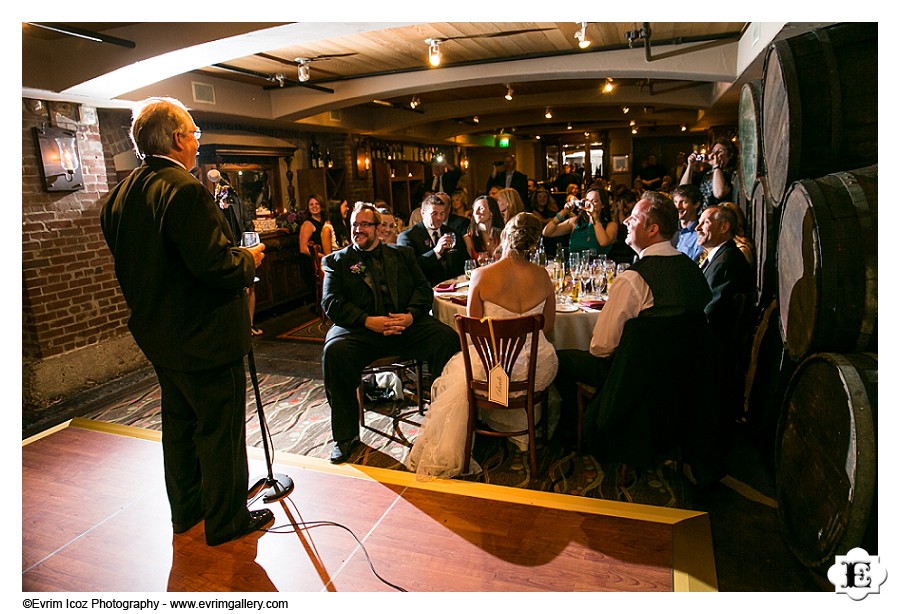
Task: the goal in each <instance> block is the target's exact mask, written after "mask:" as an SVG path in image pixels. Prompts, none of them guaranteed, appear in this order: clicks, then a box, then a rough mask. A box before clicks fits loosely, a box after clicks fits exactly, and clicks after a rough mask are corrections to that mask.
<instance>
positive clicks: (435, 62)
mask: <svg viewBox="0 0 900 614" xmlns="http://www.w3.org/2000/svg"><path fill="white" fill-rule="evenodd" d="M443 42H444V41H443V40H441V39H440V38H426V39H425V43H426V44H427V45H428V63H429V64H431V65H432V66H440V65H441V43H443Z"/></svg>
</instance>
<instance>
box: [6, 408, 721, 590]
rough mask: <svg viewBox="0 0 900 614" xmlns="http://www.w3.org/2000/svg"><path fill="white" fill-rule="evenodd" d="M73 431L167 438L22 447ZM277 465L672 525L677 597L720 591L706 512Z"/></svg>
mask: <svg viewBox="0 0 900 614" xmlns="http://www.w3.org/2000/svg"><path fill="white" fill-rule="evenodd" d="M70 427H71V428H81V429H86V430H93V431H99V432H103V433H109V434H114V435H120V436H125V437H134V438H136V439H144V440H147V441H155V442H158V443H161V441H162V434H161V433H160V432H159V431H153V430H149V429H142V428H137V427H133V426H123V425H118V424H111V423H108V422H100V421H96V420H88V419H84V418H74V419H72V420H69V421H67V422H64V423H62V424H60V425H58V426H56V427H53V428H51V429H48V430H46V431H43V432H41V433H38V434H37V435H34V436H32V437H29V438H28V439H25V440H23V441H22V446H23V447H24V446H27V445H28V444H30V443H31V442H33V441H37V440H39V439H42V438H44V437H46V436H48V435H51V434H52V433H55V432H57V431H60V430H63V429H66V428H70ZM247 455H248V457H249V458H252V459H254V460H261V461H265V457H264V452H263V450H262V449H260V448H255V447H248V448H247ZM274 464H275V465H279V464H281V465H285V466H289V467H294V468H298V469H304V470H309V471H317V472H321V473H329V474H333V475H339V476H343V477H349V478H355V479H361V480H370V481H374V482H378V483H382V484H391V485H394V486H399V487H403V488H417V489H421V490H427V491H434V492H439V493H443V494H448V495H455V496H461V497H476V498H480V499H489V500H492V501H500V502H505V503H513V504H519V505H532V506H538V507H546V508H551V509H556V510H562V511H571V512H579V513H585V514H598V515H603V516H612V517H617V518H626V519H631V520H639V521H645V522H656V523H660V524H665V525H670V526H671V528H672V560H673V587H674V590H675V592H710V591H717V590H718V586H717V583H716V581H715V578H716V565H715V555H714V552H713V545H712V532H711V528H710V522H709V516H708V514H707V513H706V512H698V511H693V510H680V509H676V508H667V507H656V506H652V505H640V504H637V503H622V502H619V501H606V500H603V499H593V498H589V497H578V496H575V495H566V494H559V493H550V492H543V491H537V490H528V489H525V488H513V487H508V486H498V485H495V484H482V483H475V482H467V481H463V480H447V479H441V478H434V479H430V480H428V481H420V480H418V479H416V476H415V474H413V473H410V472H407V471H395V470H392V469H382V468H378V467H366V466H363V465H352V464H342V465H333V464H332V463H331V462H329V461H327V460H325V459H319V458H312V457H308V456H301V455H299V454H288V453H285V452H277V453H275V454H274ZM701 578H705V579H710V581H705V580H702V579H701Z"/></svg>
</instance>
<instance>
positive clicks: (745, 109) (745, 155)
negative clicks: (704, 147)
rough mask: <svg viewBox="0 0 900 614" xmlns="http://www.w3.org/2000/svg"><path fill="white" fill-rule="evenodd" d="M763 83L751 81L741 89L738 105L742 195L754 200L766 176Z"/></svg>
mask: <svg viewBox="0 0 900 614" xmlns="http://www.w3.org/2000/svg"><path fill="white" fill-rule="evenodd" d="M761 114H762V81H750V82H749V83H745V84H744V85H743V86H742V87H741V98H740V102H739V104H738V139H739V142H740V167H739V168H740V184H741V193H742V194H743V195H744V197H745V198H746V199H748V200H750V199H752V198H753V188H754V186H755V185H756V180H757V178H759V177H761V176H762V175H764V174H765V164H764V162H763V155H762V152H763V149H762V116H761Z"/></svg>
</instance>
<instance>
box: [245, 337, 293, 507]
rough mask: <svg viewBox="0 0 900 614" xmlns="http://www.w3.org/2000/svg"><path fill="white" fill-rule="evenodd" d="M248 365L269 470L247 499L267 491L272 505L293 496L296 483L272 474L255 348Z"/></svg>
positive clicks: (268, 501)
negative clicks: (254, 354) (254, 355)
mask: <svg viewBox="0 0 900 614" xmlns="http://www.w3.org/2000/svg"><path fill="white" fill-rule="evenodd" d="M247 363H248V366H249V371H250V381H251V382H253V392H254V393H255V394H256V413H257V415H258V416H259V428H260V434H261V435H262V442H263V451H264V452H265V455H266V470H267V473H266V475H265V476H264V477H261V478H259V479H258V480H257V481H256V482H255V483H254V484H253V486H251V487H250V489H249V492H248V493H247V498H248V499H250V498H252V497H254V496H256V495H257V494H259V492H260V491H262V490H263V489H265V494H264V495H263V501H264V502H266V503H271V502H272V501H278V500H279V499H283V498H284V497H287V496H288V495H289V494H291V491H293V490H294V481H293V480H292V479H291V477H290V476H289V475H285V474H283V473H272V458H271V455H270V454H269V433H268V427H267V426H266V416H265V414H264V413H263V405H262V397H261V395H260V393H259V380H258V379H257V377H256V361H255V360H254V359H253V348H250V351H249V352H248V353H247Z"/></svg>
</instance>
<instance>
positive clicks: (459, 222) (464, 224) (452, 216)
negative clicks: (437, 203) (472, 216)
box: [434, 192, 469, 236]
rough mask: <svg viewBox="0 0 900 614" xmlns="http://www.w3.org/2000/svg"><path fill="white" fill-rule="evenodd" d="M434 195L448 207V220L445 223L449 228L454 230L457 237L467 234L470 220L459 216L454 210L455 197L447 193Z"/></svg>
mask: <svg viewBox="0 0 900 614" xmlns="http://www.w3.org/2000/svg"><path fill="white" fill-rule="evenodd" d="M434 195H435V196H437V197H438V198H440V199H441V202H442V203H444V204H445V205H447V220H446V222H445V223H446V224H447V226H449V227H450V228H452V229H453V232H455V233H456V234H457V236H462V235H464V234H466V230H468V229H469V218H468V217H466V216H463V215H459V214H458V213H456V211H454V210H453V197H451V196H450V195H449V194H447V193H446V192H435V193H434Z"/></svg>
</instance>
